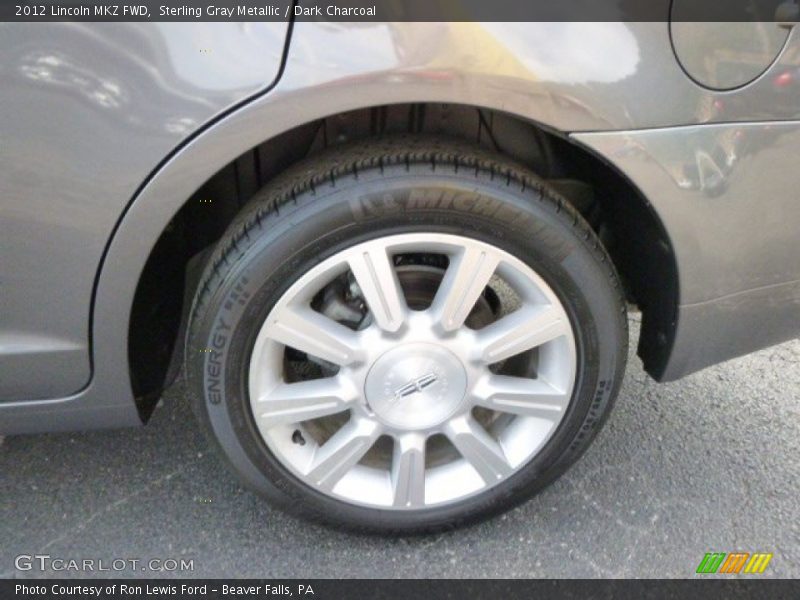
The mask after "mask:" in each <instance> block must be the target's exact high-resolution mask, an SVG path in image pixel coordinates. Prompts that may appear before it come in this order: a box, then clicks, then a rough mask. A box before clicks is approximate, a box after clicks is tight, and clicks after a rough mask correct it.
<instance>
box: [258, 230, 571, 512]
mask: <svg viewBox="0 0 800 600" xmlns="http://www.w3.org/2000/svg"><path fill="white" fill-rule="evenodd" d="M408 253H425V254H433V255H441V256H446V257H447V261H448V262H447V265H446V268H445V269H444V270H443V274H442V278H441V283H440V284H439V285H438V290H437V291H436V292H435V295H434V297H433V298H432V302H431V303H430V306H429V307H427V308H426V309H424V310H412V309H410V308H409V306H408V305H407V302H406V298H405V295H404V292H403V288H402V286H401V282H400V279H399V277H398V268H397V267H396V265H395V262H396V261H395V257H397V256H401V255H404V254H408ZM348 271H349V272H350V273H351V274H352V278H353V279H354V280H355V282H356V284H357V288H358V290H359V291H360V294H361V297H362V298H363V300H364V302H365V305H366V307H367V308H368V310H369V314H370V321H369V324H368V325H366V326H364V327H363V328H361V329H354V328H351V327H348V326H346V325H344V324H342V323H340V322H337V321H336V320H334V319H332V318H330V317H329V316H326V315H324V314H322V313H321V312H319V311H317V310H315V309H314V308H312V300H313V299H314V298H315V297H316V296H317V294H319V293H320V291H321V290H323V288H325V286H327V285H329V284H330V283H331V281H333V280H334V279H336V278H337V277H339V276H342V275H343V274H344V273H347V272H348ZM496 281H501V282H503V285H507V286H508V287H510V288H511V289H512V290H513V292H514V294H515V295H516V297H517V299H518V300H517V305H516V306H515V307H514V309H513V310H512V311H510V312H508V313H507V314H503V315H500V316H499V318H497V319H496V320H494V321H493V322H491V323H489V324H488V325H485V326H484V327H481V328H479V329H472V328H470V327H468V326H467V324H466V322H467V320H468V317H469V315H470V313H471V311H473V308H474V307H475V306H476V303H478V302H479V301H480V299H481V298H482V295H483V294H484V291H485V290H486V288H487V286H490V285H492V282H496ZM287 348H292V349H294V350H295V351H300V352H302V353H305V355H306V356H308V357H309V358H310V359H311V358H313V359H314V360H316V362H319V363H322V364H327V365H331V366H332V367H333V368H334V369H338V370H336V371H335V372H334V374H332V375H330V376H326V377H321V378H316V379H309V380H303V381H296V382H289V381H287V380H286V372H285V362H284V361H285V355H286V354H287V352H286V351H287ZM531 351H533V352H535V356H536V358H535V373H534V374H533V375H532V376H525V377H521V376H509V375H505V374H501V373H498V372H497V369H496V368H495V366H496V365H498V364H501V363H502V362H503V361H506V360H509V359H512V358H513V357H516V356H519V355H521V354H523V353H526V352H531ZM576 364H577V359H576V350H575V338H574V335H573V331H572V327H571V325H570V321H569V318H568V316H567V313H566V311H565V310H564V307H563V306H562V304H561V302H560V301H559V299H558V298H557V296H556V295H555V293H554V292H553V291H552V289H550V287H549V286H548V285H547V284H546V283H545V281H544V280H543V279H542V278H541V277H540V276H539V275H537V274H536V273H535V272H534V271H533V270H532V269H531V268H530V267H529V266H527V265H526V264H525V263H523V262H522V261H520V260H519V259H517V258H515V257H514V256H512V255H511V254H509V253H507V252H505V251H503V250H501V249H499V248H497V247H494V246H491V245H489V244H486V243H483V242H480V241H477V240H474V239H470V238H467V237H462V236H455V235H444V234H438V233H413V234H402V235H392V236H386V237H382V238H378V239H375V240H371V241H368V242H364V243H360V244H358V245H355V246H352V247H350V248H348V249H346V250H343V251H341V252H338V253H337V254H335V255H334V256H332V257H330V258H328V259H326V260H324V261H323V262H322V263H321V264H319V265H317V266H316V267H314V268H313V269H311V270H310V271H309V272H308V273H306V274H305V275H303V276H302V277H301V278H300V279H299V280H298V281H296V282H295V283H294V284H293V285H292V286H291V287H290V288H289V289H288V290H287V291H286V293H285V294H284V295H283V296H282V297H281V298H280V300H279V301H278V302H277V303H276V305H275V306H274V307H273V309H272V310H271V311H270V313H269V315H268V316H267V318H266V320H265V321H264V323H263V325H262V327H261V330H260V331H259V333H258V336H257V338H256V342H255V345H254V348H253V353H252V355H251V359H250V364H249V394H250V406H251V408H252V413H253V417H254V419H255V423H256V425H257V427H258V430H259V431H260V433H261V435H262V437H263V439H264V442H265V443H266V445H267V447H268V448H269V449H270V450H271V452H272V453H273V454H274V456H275V457H276V458H277V459H278V460H279V461H280V462H281V463H282V464H283V465H284V466H285V467H286V468H287V469H288V470H289V471H290V472H291V473H293V474H294V475H295V476H296V477H298V478H299V479H300V480H301V481H303V482H304V483H305V484H307V485H308V486H310V487H312V488H314V489H317V490H318V491H320V492H322V493H324V494H328V495H330V496H333V497H334V498H337V499H339V500H342V501H345V502H347V503H351V504H357V505H361V506H368V507H372V508H383V509H401V510H407V509H416V510H419V509H425V508H430V507H433V506H441V505H443V504H448V503H453V502H457V501H461V500H464V499H465V498H467V497H470V496H473V495H475V494H478V493H481V492H484V491H485V490H487V489H488V488H490V487H492V486H494V485H496V484H497V483H499V482H501V481H503V480H504V479H506V478H507V477H509V476H511V475H513V474H514V473H515V472H517V471H518V470H519V469H521V468H522V467H523V466H524V465H525V464H527V463H528V462H529V461H530V460H531V459H532V458H533V457H534V456H535V455H536V454H537V452H538V451H539V450H540V449H541V448H542V447H543V446H544V444H545V443H546V442H547V440H548V439H549V438H550V437H551V436H552V434H553V433H554V432H555V430H556V428H557V427H558V425H559V423H560V422H561V421H562V419H563V418H564V415H565V414H566V411H567V408H568V405H569V403H570V399H571V397H572V390H573V386H574V381H575V375H576ZM481 410H482V411H484V414H485V413H490V414H491V415H494V417H493V418H492V419H490V420H489V421H490V422H488V423H487V422H486V419H480V418H478V416H477V413H478V411H481ZM348 413H349V414H348ZM326 420H327V421H326ZM312 422H323V423H324V422H328V423H332V425H329V428H331V429H332V430H331V434H330V435H329V436H328V437H327V438H326V439H321V440H317V439H316V438H315V436H314V435H311V433H310V432H309V431H310V429H309V426H308V424H309V423H312ZM379 438H381V439H384V445H385V441H386V440H385V438H388V439H389V440H390V441H391V450H390V452H389V458H388V461H387V462H386V464H385V465H381V464H379V465H377V466H376V465H375V464H374V463H371V462H370V461H368V460H365V457H366V456H367V455H368V453H369V452H372V451H375V447H376V446H377V445H378V444H377V442H378V441H379ZM434 438H435V439H437V440H444V441H445V442H447V443H449V444H450V445H451V448H452V449H453V452H452V453H451V454H450V455H447V454H446V453H445V454H443V455H442V456H445V457H448V456H449V458H447V460H441V459H440V460H437V461H432V460H428V459H427V458H426V449H427V446H428V445H429V443H431V440H432V439H434Z"/></svg>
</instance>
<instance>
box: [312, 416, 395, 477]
mask: <svg viewBox="0 0 800 600" xmlns="http://www.w3.org/2000/svg"><path fill="white" fill-rule="evenodd" d="M380 433H381V428H380V426H379V425H378V423H377V422H375V421H370V420H367V419H351V420H350V421H348V422H347V423H346V424H345V425H344V426H343V427H342V428H341V429H339V431H337V432H336V433H335V434H333V436H332V437H331V438H330V439H329V440H328V441H327V442H325V443H324V444H323V445H322V446H320V447H319V448H317V451H316V452H315V453H314V458H313V460H312V463H311V466H310V468H309V470H308V473H306V476H307V477H308V478H309V479H310V480H311V481H312V482H313V483H314V484H315V485H317V486H319V487H320V488H322V489H325V490H332V489H333V488H334V487H335V486H336V483H337V482H338V481H339V480H340V479H341V478H342V477H344V476H345V474H346V473H347V472H348V471H349V470H350V469H352V468H353V467H354V466H355V465H356V464H357V463H358V461H359V460H361V458H362V457H363V456H364V455H365V454H366V453H367V451H368V450H369V449H370V448H371V447H372V445H373V444H374V443H375V440H377V439H378V436H380Z"/></svg>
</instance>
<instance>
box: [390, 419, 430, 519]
mask: <svg viewBox="0 0 800 600" xmlns="http://www.w3.org/2000/svg"><path fill="white" fill-rule="evenodd" d="M392 489H393V490H394V505H395V506H398V507H407V508H408V507H420V506H424V504H425V436H423V435H420V434H415V433H407V434H405V435H402V436H400V437H399V438H398V439H396V440H395V444H394V460H393V461H392Z"/></svg>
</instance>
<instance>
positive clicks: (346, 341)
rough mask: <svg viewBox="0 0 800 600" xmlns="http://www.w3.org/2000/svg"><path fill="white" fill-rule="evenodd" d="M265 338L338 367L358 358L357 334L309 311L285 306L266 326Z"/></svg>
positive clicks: (359, 352)
mask: <svg viewBox="0 0 800 600" xmlns="http://www.w3.org/2000/svg"><path fill="white" fill-rule="evenodd" d="M267 327H269V330H268V332H269V337H270V338H272V339H274V340H275V341H277V342H280V343H281V344H284V345H286V346H290V347H292V348H294V349H295V350H301V351H302V352H305V353H306V354H310V355H312V356H316V357H317V358H321V359H323V360H327V361H329V362H332V363H334V364H337V365H339V366H346V365H349V364H352V363H354V362H358V361H359V360H361V358H362V350H361V348H360V347H359V341H358V334H357V333H356V332H355V331H352V330H351V329H348V328H347V327H345V326H344V325H340V324H339V323H337V322H336V321H334V320H332V319H329V318H327V317H325V316H324V315H321V314H319V313H317V312H314V311H313V310H311V309H310V308H307V309H303V308H290V307H286V308H284V309H283V310H281V311H280V312H279V314H278V315H277V316H276V317H272V316H271V317H270V321H269V322H268V323H267Z"/></svg>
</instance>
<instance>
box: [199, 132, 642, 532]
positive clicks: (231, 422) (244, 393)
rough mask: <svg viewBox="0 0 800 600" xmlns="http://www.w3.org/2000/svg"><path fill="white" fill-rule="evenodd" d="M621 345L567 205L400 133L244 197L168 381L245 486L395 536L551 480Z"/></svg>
mask: <svg viewBox="0 0 800 600" xmlns="http://www.w3.org/2000/svg"><path fill="white" fill-rule="evenodd" d="M626 356H627V323H626V318H625V305H624V302H623V299H622V294H621V288H620V284H619V281H618V279H617V276H616V274H615V271H614V268H613V266H612V264H611V261H610V259H609V257H608V256H607V255H606V253H605V251H604V249H603V248H602V246H601V244H600V243H599V241H598V240H597V238H596V236H595V235H594V233H593V232H592V231H591V229H590V228H589V226H588V225H587V224H586V223H585V221H584V220H583V219H582V218H581V217H580V216H579V215H578V213H577V212H576V211H575V210H573V209H572V208H571V206H570V205H569V204H568V203H567V201H566V200H564V199H563V198H562V197H560V196H559V195H558V194H556V193H555V192H554V191H553V190H551V189H550V188H548V186H547V185H546V183H545V182H543V181H542V180H540V179H539V178H537V177H536V176H535V175H534V174H533V173H531V172H529V171H528V170H526V169H525V168H524V167H522V166H520V165H517V164H515V163H513V162H512V161H510V160H508V159H506V158H504V157H502V156H497V155H493V154H489V153H485V152H484V151H482V150H479V149H476V148H473V147H471V146H469V145H465V144H462V143H461V142H453V141H448V140H440V139H429V138H419V139H408V138H396V139H387V140H376V141H368V142H363V143H359V144H357V145H354V146H351V147H349V148H347V147H339V148H334V149H332V150H330V151H328V152H326V153H323V154H320V155H318V156H315V157H312V158H310V159H308V160H307V161H306V162H304V163H302V164H299V165H297V166H295V167H294V168H292V169H291V170H290V171H288V172H286V173H285V174H284V175H283V176H282V177H281V178H280V179H277V180H275V181H274V182H273V183H271V184H269V185H267V186H266V187H264V188H263V189H262V190H261V191H260V192H258V193H257V194H256V196H255V197H254V198H253V199H252V201H251V202H250V203H249V204H248V206H247V207H246V208H245V209H244V211H243V213H242V214H241V215H240V217H239V218H237V220H236V221H235V222H234V223H233V224H232V225H231V227H230V228H229V230H228V232H227V233H226V234H225V236H224V237H223V238H222V239H221V240H220V242H219V243H218V246H217V249H216V251H215V253H214V254H213V256H212V258H211V259H210V261H209V264H208V267H207V269H206V272H205V274H204V276H203V279H202V281H201V284H200V286H199V291H198V294H197V297H196V299H195V302H194V306H193V307H192V314H191V322H190V328H189V336H188V342H187V349H186V373H187V377H188V383H189V389H190V390H191V393H192V396H193V399H194V403H195V409H196V412H197V413H198V416H199V418H200V420H201V421H202V422H203V423H204V424H205V425H206V426H207V429H208V430H209V432H210V434H211V437H212V438H213V439H214V440H215V441H216V442H217V443H218V445H219V447H220V448H221V450H222V452H223V453H224V455H225V456H226V457H227V458H228V459H229V460H230V462H231V464H232V465H233V466H234V468H235V469H236V470H237V471H238V472H239V474H240V475H241V476H242V477H243V478H244V480H245V481H247V482H248V483H249V484H250V485H251V486H252V487H253V488H255V489H256V490H257V491H259V492H260V493H262V494H263V495H265V496H266V497H268V498H269V499H271V500H273V501H274V502H276V503H278V504H280V505H281V506H283V507H286V508H288V509H290V510H292V511H294V512H297V513H300V514H302V515H305V516H308V517H311V518H314V519H316V520H320V521H324V522H327V523H332V524H336V525H342V526H347V527H349V528H355V529H360V530H370V531H384V532H386V531H394V532H410V531H431V530H436V529H441V528H446V527H454V526H457V525H459V524H463V523H466V522H471V521H474V520H477V519H481V518H485V517H487V516H489V515H493V514H496V513H498V512H500V511H504V510H507V509H508V508H510V507H512V506H514V505H516V504H518V503H519V502H521V501H523V500H525V499H527V498H529V497H530V496H532V495H533V494H534V493H535V492H537V491H538V490H540V489H541V488H542V487H543V486H545V485H546V484H547V483H549V482H551V481H553V480H554V479H555V478H556V477H557V476H558V475H560V474H561V473H562V472H563V471H564V470H565V469H566V468H567V467H568V466H569V465H570V464H571V463H573V462H574V461H575V460H576V459H577V458H578V457H579V456H580V454H581V453H582V452H583V451H584V450H585V449H586V447H587V446H588V445H589V443H590V441H591V440H592V438H593V437H594V435H595V433H596V432H597V431H598V428H599V425H600V424H601V423H602V421H603V419H604V417H605V416H606V415H607V413H608V411H609V409H610V407H611V405H612V402H613V399H614V397H615V395H616V393H617V390H618V387H619V384H620V380H621V377H622V373H623V370H624V366H625V361H626Z"/></svg>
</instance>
